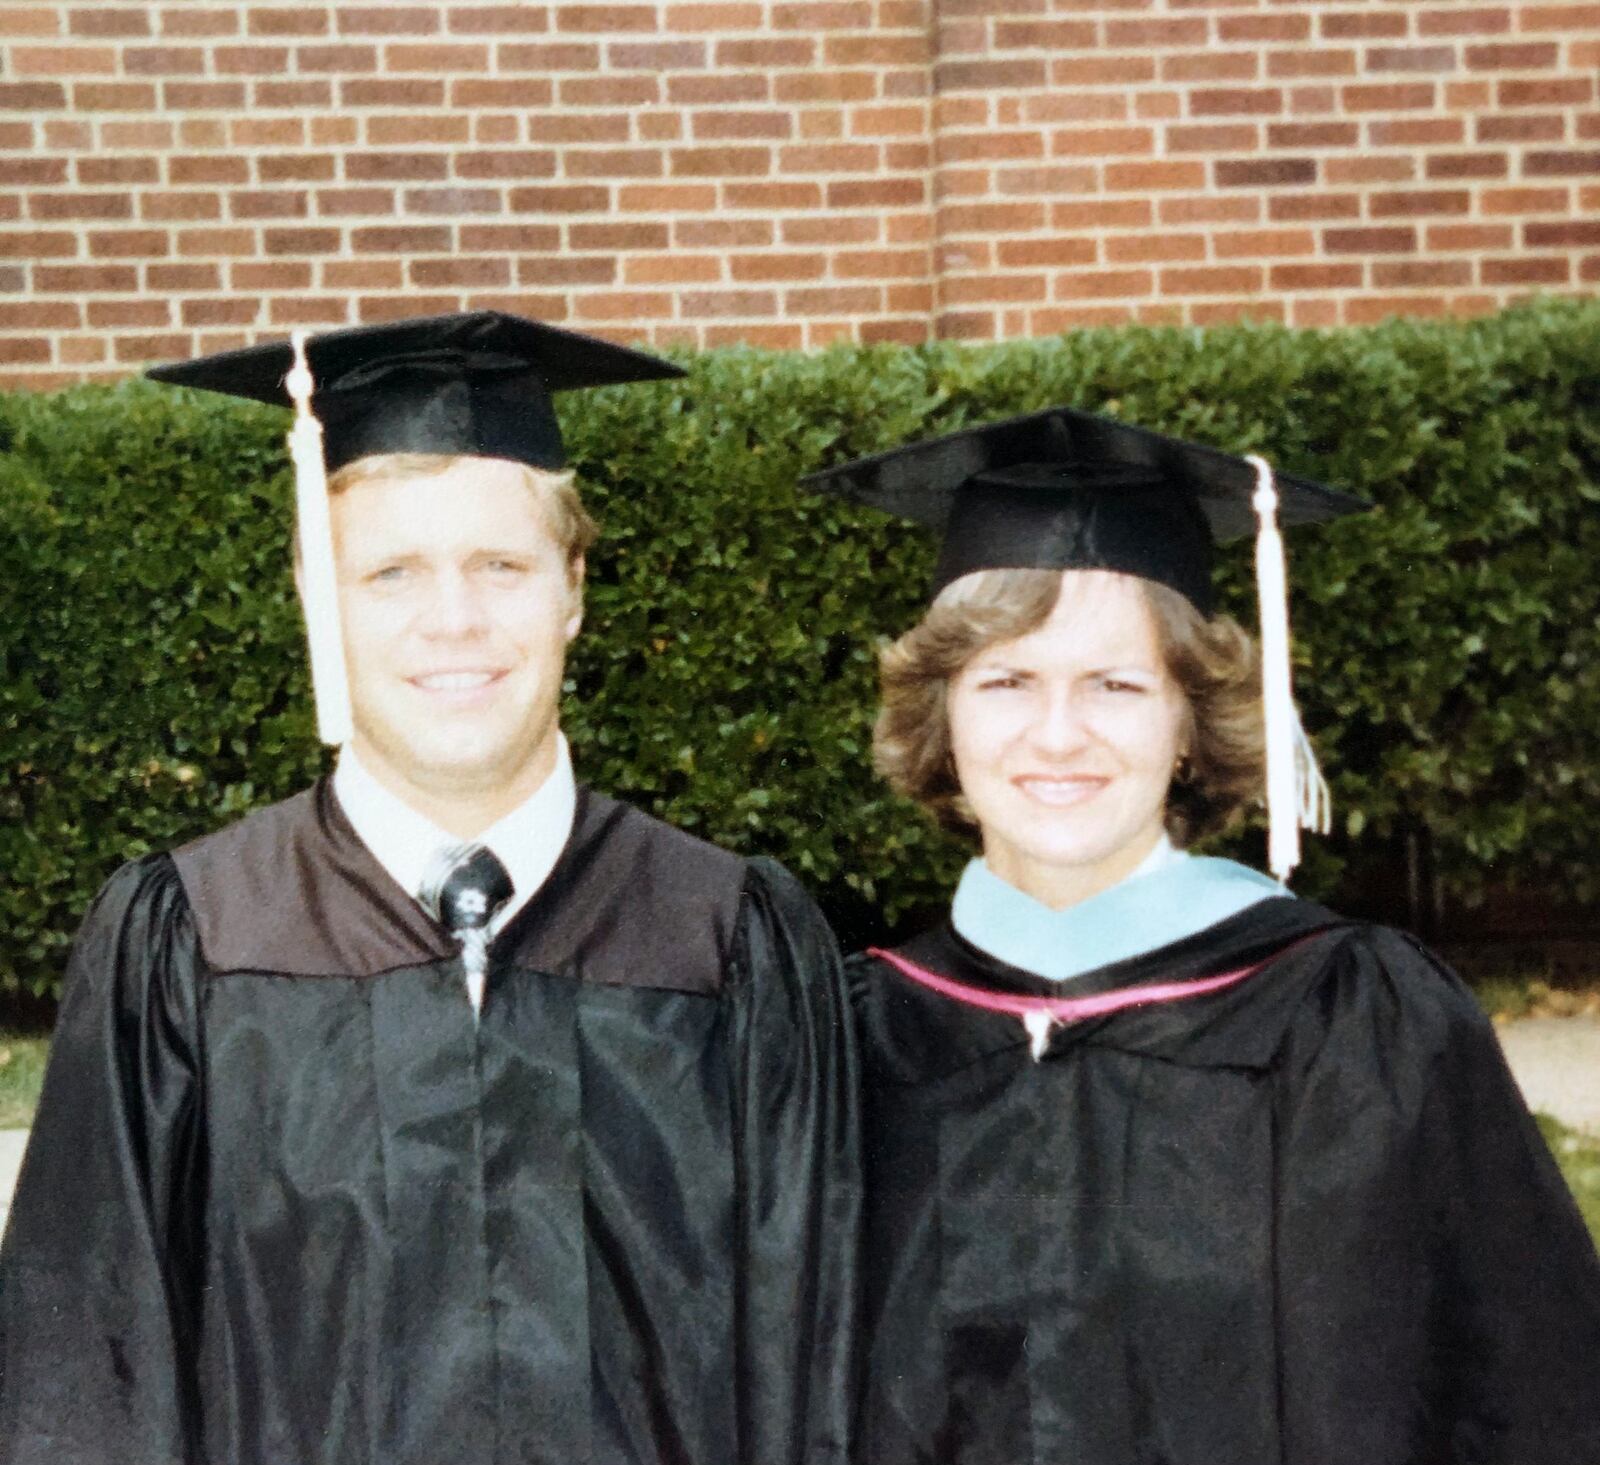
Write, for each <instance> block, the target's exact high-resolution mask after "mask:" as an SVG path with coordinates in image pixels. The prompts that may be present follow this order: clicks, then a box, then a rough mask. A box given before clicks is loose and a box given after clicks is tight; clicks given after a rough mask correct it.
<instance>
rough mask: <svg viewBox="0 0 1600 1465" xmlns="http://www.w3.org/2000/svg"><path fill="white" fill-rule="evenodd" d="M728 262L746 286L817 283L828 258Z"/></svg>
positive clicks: (754, 257)
mask: <svg viewBox="0 0 1600 1465" xmlns="http://www.w3.org/2000/svg"><path fill="white" fill-rule="evenodd" d="M728 263H729V266H730V270H731V273H732V276H733V278H734V279H735V280H736V281H738V282H739V283H740V284H746V285H747V284H757V283H777V282H780V281H785V280H819V279H821V278H822V276H823V275H824V274H825V273H826V271H827V263H828V261H827V256H826V255H821V254H782V253H773V254H736V255H734V256H733V258H732V259H730V260H729V262H728ZM919 273H926V271H925V270H923V271H920V272H919Z"/></svg>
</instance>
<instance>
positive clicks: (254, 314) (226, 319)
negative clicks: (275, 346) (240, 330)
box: [179, 296, 261, 326]
mask: <svg viewBox="0 0 1600 1465" xmlns="http://www.w3.org/2000/svg"><path fill="white" fill-rule="evenodd" d="M260 313H261V301H260V300H259V299H249V298H245V297H241V296H229V297H227V298H226V299H221V300H185V301H183V302H181V304H180V306H179V318H180V319H181V321H182V323H183V324H184V325H186V326H249V325H254V324H255V323H256V321H257V320H258V319H259V317H260Z"/></svg>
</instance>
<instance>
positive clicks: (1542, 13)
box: [1517, 5, 1600, 31]
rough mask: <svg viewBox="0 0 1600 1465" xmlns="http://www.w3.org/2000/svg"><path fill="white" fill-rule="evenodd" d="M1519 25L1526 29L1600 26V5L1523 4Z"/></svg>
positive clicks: (1546, 29) (1571, 28)
mask: <svg viewBox="0 0 1600 1465" xmlns="http://www.w3.org/2000/svg"><path fill="white" fill-rule="evenodd" d="M1517 25H1518V28H1519V29H1520V30H1524V31H1582V30H1593V29H1595V28H1597V27H1600V5H1523V6H1521V7H1520V8H1519V10H1518V13H1517Z"/></svg>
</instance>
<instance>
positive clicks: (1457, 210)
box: [1367, 189, 1472, 219]
mask: <svg viewBox="0 0 1600 1465" xmlns="http://www.w3.org/2000/svg"><path fill="white" fill-rule="evenodd" d="M1367 208H1368V211H1369V213H1370V214H1371V217H1373V218H1374V219H1414V218H1422V217H1426V216H1427V215H1430V214H1465V213H1469V212H1471V209H1472V195H1471V194H1470V193H1468V192H1467V191H1466V190H1465V189H1459V190H1457V189H1427V190H1417V191H1414V192H1412V191H1407V192H1401V193H1374V194H1372V195H1371V197H1370V198H1369V199H1368V200H1367Z"/></svg>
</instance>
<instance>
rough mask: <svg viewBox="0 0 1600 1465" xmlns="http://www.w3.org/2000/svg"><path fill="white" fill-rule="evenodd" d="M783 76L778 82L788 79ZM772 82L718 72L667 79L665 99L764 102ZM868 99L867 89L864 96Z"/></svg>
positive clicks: (748, 73)
mask: <svg viewBox="0 0 1600 1465" xmlns="http://www.w3.org/2000/svg"><path fill="white" fill-rule="evenodd" d="M791 79H792V78H788V77H784V78H781V80H785V81H787V80H791ZM771 92H772V79H771V78H770V77H768V76H766V75H764V74H762V73H761V72H759V71H745V72H735V71H728V72H721V73H718V74H715V75H710V76H669V77H668V78H667V100H668V101H669V102H673V103H675V104H677V105H679V106H700V105H704V104H706V103H716V102H764V101H766V100H767V98H768V97H769V96H770V95H771ZM866 94H867V95H868V96H870V95H871V94H872V93H871V90H870V88H869V90H868V92H867V93H866Z"/></svg>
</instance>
